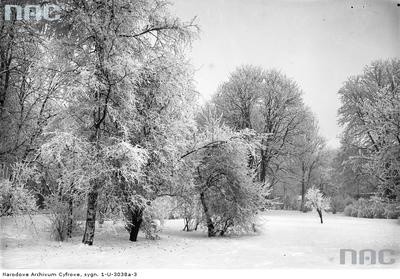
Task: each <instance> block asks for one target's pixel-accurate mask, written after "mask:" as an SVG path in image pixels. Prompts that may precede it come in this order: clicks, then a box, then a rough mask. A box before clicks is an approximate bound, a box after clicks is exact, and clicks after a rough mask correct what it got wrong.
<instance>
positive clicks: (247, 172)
mask: <svg viewBox="0 0 400 279" xmlns="http://www.w3.org/2000/svg"><path fill="white" fill-rule="evenodd" d="M205 113H206V114H205V115H204V117H203V119H204V125H203V127H202V129H201V130H200V133H199V134H200V135H199V138H201V139H202V141H201V144H200V146H199V147H198V148H197V149H196V152H193V153H192V154H194V155H193V158H194V166H193V167H194V175H195V189H196V192H197V195H198V196H199V198H200V203H201V205H202V208H203V212H204V214H203V223H204V225H205V226H206V227H207V229H208V235H209V236H214V235H216V234H219V235H224V234H225V233H243V232H249V231H253V230H254V224H255V222H256V220H255V218H256V215H257V212H258V210H259V209H260V208H261V207H262V204H263V202H264V198H265V196H266V192H265V190H264V188H263V187H262V186H263V185H262V183H256V182H254V172H253V171H252V169H251V168H249V162H248V161H249V154H251V148H252V147H253V143H252V142H251V139H252V137H253V136H252V135H253V134H254V132H252V131H249V130H245V131H242V132H237V133H236V132H233V131H232V130H230V129H229V128H227V127H226V126H224V125H223V124H221V122H220V118H218V117H216V115H215V114H213V113H212V112H210V111H206V112H205Z"/></svg>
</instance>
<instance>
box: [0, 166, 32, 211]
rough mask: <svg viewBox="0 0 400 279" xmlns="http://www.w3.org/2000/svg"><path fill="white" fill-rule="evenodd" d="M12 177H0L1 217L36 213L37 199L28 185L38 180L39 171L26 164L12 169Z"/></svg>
mask: <svg viewBox="0 0 400 279" xmlns="http://www.w3.org/2000/svg"><path fill="white" fill-rule="evenodd" d="M11 173H12V174H11V177H10V178H9V179H8V178H1V177H0V210H1V211H0V213H1V215H0V216H3V215H20V214H31V213H34V212H36V210H37V206H36V199H35V196H34V193H33V192H32V191H31V190H30V189H29V187H28V183H30V182H32V181H35V180H36V179H37V176H38V174H37V170H36V169H35V168H32V167H29V166H28V165H27V164H25V163H16V164H15V165H14V166H13V167H12V172H11Z"/></svg>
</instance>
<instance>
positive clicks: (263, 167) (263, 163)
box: [260, 150, 267, 182]
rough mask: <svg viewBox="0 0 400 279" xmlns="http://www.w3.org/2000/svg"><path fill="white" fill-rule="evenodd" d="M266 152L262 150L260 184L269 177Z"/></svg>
mask: <svg viewBox="0 0 400 279" xmlns="http://www.w3.org/2000/svg"><path fill="white" fill-rule="evenodd" d="M264 152H265V151H264V150H261V162H260V182H265V178H266V176H267V170H266V168H267V166H266V156H265V154H264Z"/></svg>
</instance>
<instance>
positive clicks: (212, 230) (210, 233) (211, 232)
mask: <svg viewBox="0 0 400 279" xmlns="http://www.w3.org/2000/svg"><path fill="white" fill-rule="evenodd" d="M200 201H201V204H202V205H203V210H204V215H205V216H206V222H207V230H208V237H213V236H215V234H216V231H215V228H214V224H213V222H212V219H211V216H210V213H209V211H208V207H207V204H206V200H205V197H204V192H202V193H201V194H200Z"/></svg>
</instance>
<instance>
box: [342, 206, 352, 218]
mask: <svg viewBox="0 0 400 279" xmlns="http://www.w3.org/2000/svg"><path fill="white" fill-rule="evenodd" d="M352 211H353V205H352V204H349V205H346V207H345V208H344V210H343V213H344V215H346V216H352V215H351V213H352Z"/></svg>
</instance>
